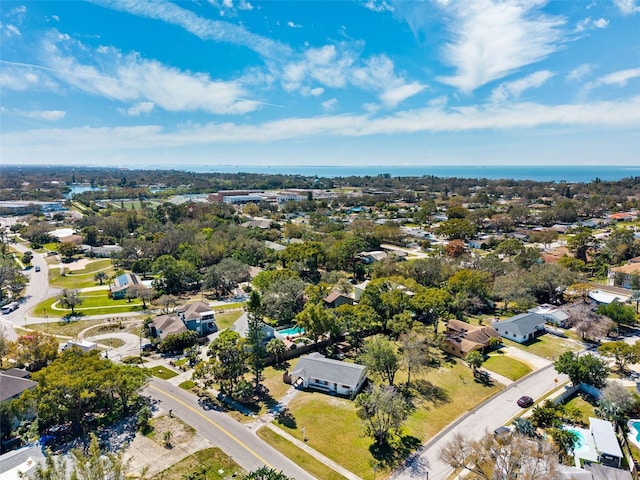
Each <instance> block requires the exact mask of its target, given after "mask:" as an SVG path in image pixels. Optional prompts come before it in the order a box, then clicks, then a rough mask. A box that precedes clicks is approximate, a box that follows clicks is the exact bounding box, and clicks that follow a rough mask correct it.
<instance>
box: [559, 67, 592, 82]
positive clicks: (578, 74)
mask: <svg viewBox="0 0 640 480" xmlns="http://www.w3.org/2000/svg"><path fill="white" fill-rule="evenodd" d="M594 68H595V67H594V65H590V64H588V63H583V64H582V65H580V66H578V67H576V68H574V69H573V70H571V71H570V72H569V73H568V74H567V76H566V77H565V78H566V79H567V80H570V81H575V82H579V81H581V80H583V79H584V78H586V77H587V76H588V75H589V74H590V73H591V72H592V71H593V69H594Z"/></svg>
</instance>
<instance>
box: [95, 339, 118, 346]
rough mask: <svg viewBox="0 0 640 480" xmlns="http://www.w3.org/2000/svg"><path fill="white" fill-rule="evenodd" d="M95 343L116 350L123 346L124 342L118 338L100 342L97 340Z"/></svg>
mask: <svg viewBox="0 0 640 480" xmlns="http://www.w3.org/2000/svg"><path fill="white" fill-rule="evenodd" d="M97 342H98V343H100V344H102V345H106V346H108V347H111V348H118V347H121V346H123V345H124V342H123V341H122V340H120V339H119V338H103V339H101V340H97Z"/></svg>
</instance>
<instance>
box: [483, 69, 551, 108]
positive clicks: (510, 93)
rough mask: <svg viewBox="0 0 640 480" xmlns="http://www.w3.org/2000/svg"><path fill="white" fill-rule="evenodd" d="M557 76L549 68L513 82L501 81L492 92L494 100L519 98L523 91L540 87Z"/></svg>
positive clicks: (501, 100) (502, 100)
mask: <svg viewBox="0 0 640 480" xmlns="http://www.w3.org/2000/svg"><path fill="white" fill-rule="evenodd" d="M553 76H555V73H553V72H550V71H549V70H540V71H538V72H534V73H532V74H531V75H527V76H526V77H523V78H519V79H518V80H514V81H513V82H505V83H501V84H500V85H499V86H498V87H497V88H495V89H494V90H493V91H492V92H491V101H492V102H504V101H506V100H510V99H513V98H518V97H519V96H520V95H521V94H522V92H524V91H525V90H528V89H530V88H538V87H540V86H542V85H543V84H544V83H545V82H546V81H547V80H549V79H550V78H551V77H553Z"/></svg>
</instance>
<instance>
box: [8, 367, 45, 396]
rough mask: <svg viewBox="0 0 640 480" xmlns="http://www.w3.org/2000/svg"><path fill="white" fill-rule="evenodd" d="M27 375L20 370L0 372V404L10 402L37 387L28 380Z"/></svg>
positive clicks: (12, 369)
mask: <svg viewBox="0 0 640 480" xmlns="http://www.w3.org/2000/svg"><path fill="white" fill-rule="evenodd" d="M29 375H30V374H29V372H27V371H26V370H22V369H21V368H10V369H9V370H6V371H4V372H2V371H0V403H3V402H11V401H13V400H15V399H16V398H18V397H19V396H20V395H22V393H23V392H26V391H27V390H31V389H32V388H34V387H35V386H36V385H38V384H37V383H36V382H34V381H33V380H29Z"/></svg>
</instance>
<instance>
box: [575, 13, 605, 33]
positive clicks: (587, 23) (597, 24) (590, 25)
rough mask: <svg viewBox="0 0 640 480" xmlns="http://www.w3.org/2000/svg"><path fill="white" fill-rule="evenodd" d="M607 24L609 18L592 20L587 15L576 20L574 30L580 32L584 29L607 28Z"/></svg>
mask: <svg viewBox="0 0 640 480" xmlns="http://www.w3.org/2000/svg"><path fill="white" fill-rule="evenodd" d="M608 26H609V20H607V19H606V18H599V19H598V20H593V19H592V18H591V17H587V18H585V19H584V20H581V21H579V22H578V25H577V26H576V32H582V31H585V30H594V29H596V28H607V27H608Z"/></svg>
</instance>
